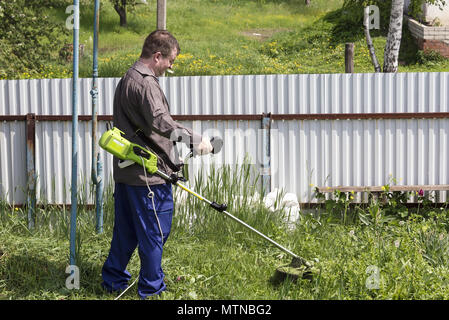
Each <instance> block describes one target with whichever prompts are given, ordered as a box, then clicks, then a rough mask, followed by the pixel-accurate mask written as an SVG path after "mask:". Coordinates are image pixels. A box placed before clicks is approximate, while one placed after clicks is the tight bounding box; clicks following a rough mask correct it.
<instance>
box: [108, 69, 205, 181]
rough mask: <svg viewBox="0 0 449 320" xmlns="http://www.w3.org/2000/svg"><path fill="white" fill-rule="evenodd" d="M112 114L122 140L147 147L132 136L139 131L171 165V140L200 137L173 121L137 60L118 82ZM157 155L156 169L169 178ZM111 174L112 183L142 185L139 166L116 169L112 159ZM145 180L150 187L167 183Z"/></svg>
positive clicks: (149, 72) (158, 90)
mask: <svg viewBox="0 0 449 320" xmlns="http://www.w3.org/2000/svg"><path fill="white" fill-rule="evenodd" d="M113 112H114V116H113V119H114V120H113V121H114V127H117V128H118V129H120V130H121V131H123V132H124V133H125V135H124V138H126V139H128V140H129V141H131V142H133V143H136V144H139V145H141V146H142V147H144V148H145V147H147V148H148V147H149V146H147V145H146V143H145V141H144V140H143V139H141V138H140V137H139V136H138V135H137V134H136V133H135V132H136V130H137V129H140V130H141V131H142V132H143V133H144V135H145V136H146V137H147V138H148V139H149V140H150V141H151V142H152V143H154V144H156V145H157V146H159V147H160V149H161V151H163V152H164V153H165V154H166V155H167V156H169V157H170V159H171V160H172V162H175V159H174V156H173V141H174V140H176V139H177V138H178V137H180V136H182V138H183V141H184V142H186V141H189V142H191V143H199V141H201V136H200V135H197V134H195V133H194V132H193V131H192V130H191V129H189V128H186V127H184V126H182V125H181V124H179V123H177V122H176V121H174V120H173V118H172V117H171V115H170V108H169V105H168V102H167V99H166V97H165V94H164V92H163V91H162V89H161V87H160V85H159V80H158V78H157V77H156V76H155V75H154V73H153V71H152V70H150V69H149V68H148V67H147V66H145V65H144V64H143V63H142V62H140V61H137V62H136V63H134V65H133V66H132V67H131V68H130V69H129V70H128V71H127V72H126V74H125V75H124V76H123V78H122V79H121V80H120V82H119V83H118V85H117V88H116V89H115V95H114V111H113ZM153 149H154V148H153ZM153 151H154V150H153ZM158 156H159V157H158V167H159V169H160V170H161V171H164V172H165V173H167V174H169V175H170V174H171V173H172V172H173V171H172V170H171V169H170V168H169V166H168V165H167V163H165V162H164V161H163V159H162V158H161V155H158ZM113 172H114V180H115V182H121V183H125V184H129V185H135V186H140V185H146V182H145V173H144V171H143V167H142V166H140V165H137V164H134V165H131V166H128V167H125V168H119V167H118V158H116V157H114V171H113ZM147 180H148V183H149V184H150V185H155V184H162V183H167V181H165V180H164V179H162V178H161V177H159V176H157V175H150V174H148V173H147Z"/></svg>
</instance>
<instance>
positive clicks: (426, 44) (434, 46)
mask: <svg viewBox="0 0 449 320" xmlns="http://www.w3.org/2000/svg"><path fill="white" fill-rule="evenodd" d="M417 41H418V48H419V49H420V50H424V51H430V50H433V51H438V52H439V53H440V54H441V55H443V56H445V57H447V58H449V41H447V40H446V41H444V40H428V39H422V38H418V39H417Z"/></svg>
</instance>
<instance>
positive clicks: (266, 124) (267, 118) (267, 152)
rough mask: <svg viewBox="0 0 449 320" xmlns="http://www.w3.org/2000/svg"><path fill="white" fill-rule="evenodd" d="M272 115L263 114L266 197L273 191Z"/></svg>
mask: <svg viewBox="0 0 449 320" xmlns="http://www.w3.org/2000/svg"><path fill="white" fill-rule="evenodd" d="M270 135H271V113H268V114H266V113H263V114H262V163H261V172H262V194H263V195H264V196H265V195H267V193H269V192H270V191H271V164H270V162H271V149H270V148H271V146H270Z"/></svg>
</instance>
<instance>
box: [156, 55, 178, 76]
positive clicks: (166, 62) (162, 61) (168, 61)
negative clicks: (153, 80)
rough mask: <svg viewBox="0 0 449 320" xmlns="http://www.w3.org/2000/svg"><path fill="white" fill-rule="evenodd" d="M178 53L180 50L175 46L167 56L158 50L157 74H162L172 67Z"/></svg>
mask: <svg viewBox="0 0 449 320" xmlns="http://www.w3.org/2000/svg"><path fill="white" fill-rule="evenodd" d="M177 55H178V51H177V50H176V48H174V49H173V50H172V52H171V54H169V55H168V56H167V57H164V56H162V54H161V53H160V52H156V56H155V58H156V65H155V68H154V69H155V70H154V72H155V76H156V77H160V76H162V75H163V74H164V73H165V71H166V70H167V69H169V68H170V69H171V67H172V66H173V63H174V62H175V59H176V56H177Z"/></svg>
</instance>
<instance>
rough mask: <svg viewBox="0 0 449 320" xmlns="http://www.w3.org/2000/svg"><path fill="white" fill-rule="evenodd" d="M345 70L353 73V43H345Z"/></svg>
mask: <svg viewBox="0 0 449 320" xmlns="http://www.w3.org/2000/svg"><path fill="white" fill-rule="evenodd" d="M345 72H346V73H354V43H346V45H345Z"/></svg>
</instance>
